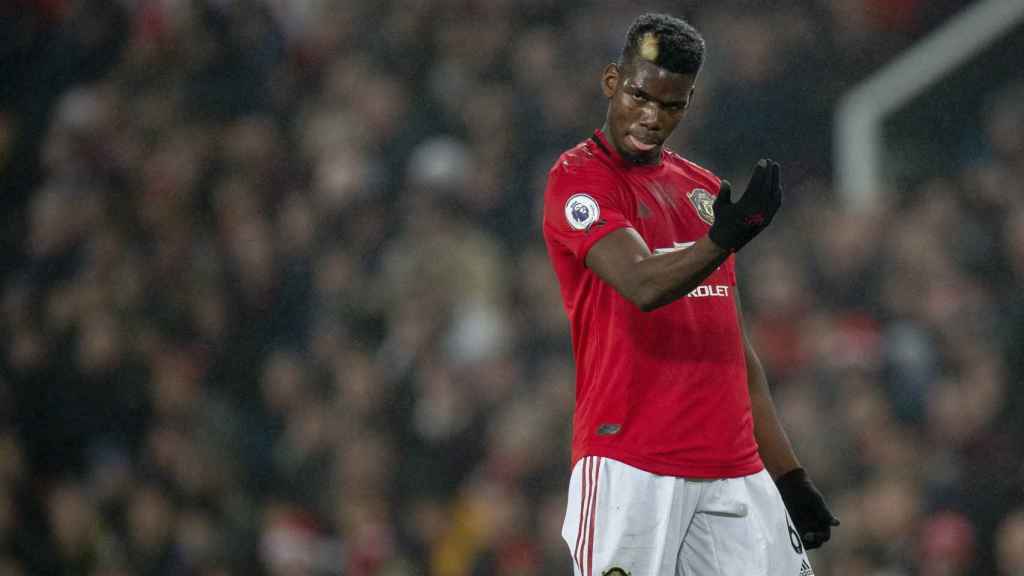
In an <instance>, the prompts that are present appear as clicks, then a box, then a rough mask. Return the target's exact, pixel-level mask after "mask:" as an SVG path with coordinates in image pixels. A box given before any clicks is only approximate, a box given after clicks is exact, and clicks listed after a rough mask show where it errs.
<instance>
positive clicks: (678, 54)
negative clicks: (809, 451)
mask: <svg viewBox="0 0 1024 576" xmlns="http://www.w3.org/2000/svg"><path fill="white" fill-rule="evenodd" d="M703 59H704V40H703V38H702V37H701V36H700V34H699V33H698V32H697V31H696V30H695V29H694V28H693V27H691V26H690V25H689V24H687V23H686V22H685V21H683V20H680V19H677V18H674V17H671V16H667V15H662V14H645V15H643V16H640V17H639V18H637V20H636V21H634V22H633V24H632V26H630V29H629V32H628V33H627V36H626V44H625V47H624V48H623V51H622V56H621V58H620V59H619V61H618V62H616V63H612V64H609V65H608V66H607V67H606V68H605V69H604V73H603V75H602V78H601V88H602V90H603V92H604V95H605V96H606V97H607V98H608V112H607V117H606V120H605V124H604V127H603V128H602V129H601V130H598V131H595V133H594V135H593V136H592V137H591V138H590V139H589V140H586V141H584V142H583V143H581V144H579V145H578V146H576V147H575V148H572V149H571V150H569V151H567V152H565V153H564V154H562V156H561V157H559V159H558V161H557V162H556V163H555V165H554V166H553V167H552V169H551V172H550V174H549V176H548V185H547V190H546V191H545V196H544V226H543V229H544V239H545V241H546V243H547V247H548V254H549V256H550V258H551V262H552V265H553V267H554V269H555V273H556V275H557V276H558V281H559V284H560V286H561V291H562V299H563V302H564V304H565V309H566V312H567V314H568V316H569V320H570V324H571V332H572V343H573V354H574V356H575V359H576V409H575V413H574V417H573V454H572V458H573V471H572V477H571V480H570V487H569V505H568V510H567V512H566V518H565V523H564V526H563V536H564V538H565V539H566V542H568V544H569V547H570V550H571V551H572V556H573V560H574V571H575V573H576V574H577V575H584V576H593V575H595V574H601V575H606V576H607V575H619V576H624V575H626V574H628V575H631V576H648V575H650V576H654V575H686V576H703V575H722V576H740V575H743V576H749V575H754V574H764V575H772V576H774V575H780V576H810V575H812V574H813V570H812V569H811V566H810V563H809V562H808V560H807V556H806V552H805V549H807V548H816V547H818V546H820V545H821V544H822V543H824V542H825V541H827V540H828V539H829V537H830V533H831V528H832V527H833V526H837V525H838V524H839V522H838V520H837V519H836V518H835V517H834V516H833V515H832V513H831V512H830V511H829V509H828V507H827V505H826V504H825V502H824V499H823V498H822V496H821V494H820V493H819V492H818V490H817V489H816V488H815V487H814V485H813V484H812V483H811V481H810V479H809V478H808V477H807V474H806V473H805V471H804V470H803V468H801V466H800V463H799V461H798V460H797V458H796V456H795V455H794V453H793V449H792V448H791V446H790V444H789V440H788V439H787V438H786V434H785V432H784V431H783V429H782V426H781V424H780V423H779V420H778V417H777V416H776V413H775V408H774V405H773V403H772V399H771V396H770V394H769V391H768V385H767V383H766V381H765V376H764V371H763V370H762V368H761V364H760V361H759V360H758V358H757V355H756V354H755V352H754V350H753V349H752V348H751V345H750V341H749V339H748V338H747V335H746V333H745V330H744V328H743V323H742V316H741V311H740V304H739V299H738V296H737V293H736V274H735V262H734V260H735V259H734V258H733V253H735V252H736V251H738V250H739V249H740V248H742V247H743V246H744V245H745V244H746V243H747V242H749V241H750V240H752V239H753V238H754V237H755V236H756V235H757V234H758V233H759V232H760V231H761V230H763V229H764V228H765V227H767V226H768V224H769V223H770V222H771V220H772V217H773V216H774V215H775V212H776V210H778V208H779V205H780V204H781V200H782V186H781V183H780V176H779V165H778V164H776V163H775V162H772V161H770V160H761V161H760V162H758V163H757V165H756V167H755V168H754V173H753V176H752V177H751V179H750V183H749V185H748V186H747V188H746V190H745V192H744V193H743V195H742V196H741V197H740V198H739V199H738V200H736V201H733V200H732V198H731V194H730V187H729V185H728V183H727V182H724V181H722V180H719V178H717V177H716V176H715V175H714V174H712V173H711V172H709V171H707V170H705V169H703V168H701V167H699V166H697V165H696V164H694V163H692V162H689V161H688V160H685V159H684V158H682V157H680V156H678V155H677V154H675V153H674V152H671V151H669V150H666V149H664V148H663V143H664V142H665V140H666V139H667V138H668V137H669V135H670V134H671V133H672V131H673V130H674V129H675V127H676V125H677V124H678V123H679V121H680V120H681V119H682V118H683V115H684V114H685V112H686V109H687V106H688V105H689V103H690V101H691V98H692V96H693V89H694V83H695V81H696V78H697V74H698V72H699V71H700V68H701V65H702V63H703ZM773 479H774V482H773ZM787 509H788V512H789V513H788V514H787Z"/></svg>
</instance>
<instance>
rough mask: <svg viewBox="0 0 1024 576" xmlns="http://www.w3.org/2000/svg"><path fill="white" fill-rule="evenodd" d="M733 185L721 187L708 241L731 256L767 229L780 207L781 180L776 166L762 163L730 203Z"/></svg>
mask: <svg viewBox="0 0 1024 576" xmlns="http://www.w3.org/2000/svg"><path fill="white" fill-rule="evenodd" d="M731 197H732V185H731V184H729V182H728V181H726V180H722V187H721V189H720V190H719V192H718V198H716V199H715V203H714V205H713V206H712V209H713V210H714V212H715V223H714V224H712V225H711V229H710V230H709V231H708V237H709V238H711V241H712V242H714V243H715V244H717V245H719V246H720V247H722V248H725V249H726V250H728V251H730V252H736V251H738V250H739V249H740V248H743V247H744V246H745V245H746V244H747V242H750V241H751V240H753V239H754V236H757V235H758V234H759V233H760V232H761V230H764V229H765V228H767V227H768V224H770V223H771V221H772V218H774V217H775V212H777V211H778V210H779V206H780V205H781V204H782V179H781V175H780V173H779V164H778V162H773V161H772V160H765V159H761V160H760V161H758V163H757V166H755V167H754V173H753V174H752V175H751V176H750V183H749V184H747V191H746V192H744V193H743V194H742V195H741V196H740V197H739V198H738V199H736V200H735V201H733V200H732V198H731Z"/></svg>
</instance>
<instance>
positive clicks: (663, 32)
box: [619, 12, 704, 75]
mask: <svg viewBox="0 0 1024 576" xmlns="http://www.w3.org/2000/svg"><path fill="white" fill-rule="evenodd" d="M638 56H640V57H642V58H644V59H645V60H648V61H649V62H651V63H653V64H654V65H655V66H658V67H659V68H664V69H665V70H668V71H669V72H673V73H676V74H688V75H696V74H697V72H700V67H701V66H702V65H703V64H704V37H703V36H701V35H700V32H698V31H697V29H696V28H694V27H693V26H691V25H690V23H689V22H687V21H686V20H683V19H682V18H676V17H675V16H670V15H668V14H656V13H650V12H649V13H647V14H641V15H640V16H638V17H637V19H636V20H634V21H633V24H631V25H630V26H629V31H627V32H626V44H625V46H623V47H622V57H621V59H620V61H619V64H620V65H624V66H628V65H629V64H631V63H632V62H633V58H636V57H638Z"/></svg>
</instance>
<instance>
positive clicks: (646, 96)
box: [601, 58, 696, 164]
mask: <svg viewBox="0 0 1024 576" xmlns="http://www.w3.org/2000/svg"><path fill="white" fill-rule="evenodd" d="M695 80H696V78H695V77H694V76H691V75H688V74H675V73H673V72H669V71H667V70H665V69H663V68H659V67H657V66H655V65H654V64H651V63H650V62H647V61H645V60H642V59H640V58H636V59H635V60H634V61H633V62H632V63H631V64H630V65H628V66H619V65H618V64H609V65H608V66H607V67H606V68H605V70H604V76H603V77H602V83H601V88H602V90H603V91H604V95H605V96H606V97H607V98H608V118H607V120H606V125H605V128H606V132H607V135H608V137H609V138H610V139H611V142H612V143H613V144H614V145H615V147H616V148H617V149H618V151H619V153H620V154H622V156H624V157H626V158H629V159H630V160H632V161H634V162H637V163H643V164H646V163H651V162H657V160H658V158H659V157H660V155H661V147H662V145H663V144H664V143H665V140H667V139H668V137H669V136H670V135H671V134H672V131H673V130H675V128H676V125H678V124H679V121H680V120H682V119H683V115H685V114H686V108H687V106H689V104H690V98H691V96H692V95H693V84H694V81H695Z"/></svg>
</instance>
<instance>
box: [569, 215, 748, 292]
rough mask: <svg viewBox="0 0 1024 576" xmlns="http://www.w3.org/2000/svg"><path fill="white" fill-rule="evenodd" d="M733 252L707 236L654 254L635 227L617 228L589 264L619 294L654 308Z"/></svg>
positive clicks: (593, 249) (699, 279)
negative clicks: (685, 245)
mask: <svg viewBox="0 0 1024 576" xmlns="http://www.w3.org/2000/svg"><path fill="white" fill-rule="evenodd" d="M728 257H729V253H728V252H727V251H725V250H724V249H722V248H720V247H719V246H718V245H716V244H715V243H714V242H712V241H711V240H709V239H708V237H707V236H704V237H702V238H701V239H699V240H697V242H696V243H695V244H694V245H693V246H690V247H689V248H686V249H685V250H674V251H672V252H666V253H663V254H652V253H651V251H650V250H649V249H648V248H647V244H645V243H644V241H643V239H642V238H640V234H638V233H637V231H636V230H634V229H632V228H622V229H619V230H616V231H614V232H612V233H610V234H608V235H607V236H605V237H604V238H602V239H601V240H600V241H598V242H597V244H595V245H594V246H593V247H591V249H590V251H589V252H588V253H587V260H586V263H587V267H589V268H590V269H591V270H593V271H594V273H595V274H597V275H598V276H599V277H600V278H601V279H602V280H604V281H605V282H607V283H609V284H611V285H612V286H613V287H614V288H615V289H616V290H617V291H618V292H619V294H622V296H624V297H625V298H626V299H627V300H629V301H630V302H632V303H633V304H636V306H637V307H638V308H640V309H641V310H643V311H644V312H650V311H651V310H654V309H656V308H658V307H660V306H664V305H665V304H668V303H669V302H672V301H674V300H676V299H678V298H682V297H683V296H685V295H686V294H688V293H689V292H690V291H691V290H693V289H694V288H696V287H697V286H699V285H700V284H701V282H703V281H704V279H705V278H707V277H708V276H709V275H710V274H711V273H712V272H714V271H715V269H716V268H718V266H719V265H721V264H722V262H725V259H726V258H728Z"/></svg>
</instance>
